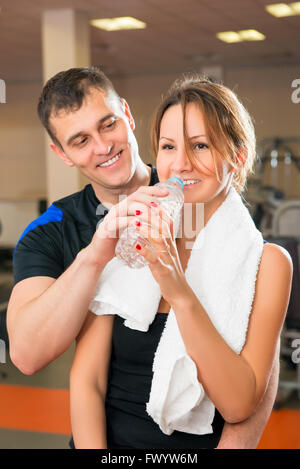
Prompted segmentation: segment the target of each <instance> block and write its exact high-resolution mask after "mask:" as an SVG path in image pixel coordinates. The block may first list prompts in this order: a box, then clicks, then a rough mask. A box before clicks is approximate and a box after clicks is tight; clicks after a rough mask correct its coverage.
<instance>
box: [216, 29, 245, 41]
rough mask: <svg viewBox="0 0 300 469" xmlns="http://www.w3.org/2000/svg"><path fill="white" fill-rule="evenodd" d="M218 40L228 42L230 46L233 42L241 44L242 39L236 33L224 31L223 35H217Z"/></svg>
mask: <svg viewBox="0 0 300 469" xmlns="http://www.w3.org/2000/svg"><path fill="white" fill-rule="evenodd" d="M217 38H218V39H220V40H221V41H224V42H228V43H229V44H231V43H233V42H241V40H242V39H241V38H240V36H239V34H238V33H237V32H236V31H223V32H222V33H217Z"/></svg>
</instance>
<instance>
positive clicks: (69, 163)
mask: <svg viewBox="0 0 300 469" xmlns="http://www.w3.org/2000/svg"><path fill="white" fill-rule="evenodd" d="M50 148H51V150H52V151H53V152H54V153H55V154H56V155H57V156H59V158H60V159H61V160H62V161H63V162H64V163H65V164H66V165H67V166H70V168H71V167H72V166H75V165H74V163H73V161H72V160H70V158H69V157H68V156H67V155H66V154H65V152H64V151H63V150H62V149H61V148H60V147H59V146H58V145H56V144H55V143H53V142H51V143H50Z"/></svg>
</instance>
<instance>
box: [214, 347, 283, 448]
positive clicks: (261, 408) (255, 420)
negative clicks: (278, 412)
mask: <svg viewBox="0 0 300 469" xmlns="http://www.w3.org/2000/svg"><path fill="white" fill-rule="evenodd" d="M279 355H280V342H278V346H277V351H276V356H275V359H274V363H273V366H272V372H271V376H270V380H269V382H268V386H267V389H266V392H265V394H264V397H263V398H262V400H261V402H260V403H259V404H258V406H257V408H256V410H255V412H254V413H253V414H252V415H251V416H250V417H249V418H248V419H247V420H244V421H243V422H240V423H227V422H225V425H224V428H223V432H222V435H221V439H220V441H219V444H218V446H217V448H216V449H256V448H257V445H258V444H259V441H260V439H261V436H262V434H263V431H264V429H265V426H266V424H267V422H268V420H269V417H270V414H271V412H272V409H273V407H274V402H275V399H276V395H277V390H278V380H279Z"/></svg>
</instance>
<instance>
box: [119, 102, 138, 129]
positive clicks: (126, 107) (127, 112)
mask: <svg viewBox="0 0 300 469" xmlns="http://www.w3.org/2000/svg"><path fill="white" fill-rule="evenodd" d="M121 101H122V108H123V112H124V114H125V116H126V117H127V119H128V122H129V125H130V128H131V130H134V129H135V122H134V118H133V117H132V114H131V112H130V107H129V105H128V103H127V101H126V100H125V99H124V98H121Z"/></svg>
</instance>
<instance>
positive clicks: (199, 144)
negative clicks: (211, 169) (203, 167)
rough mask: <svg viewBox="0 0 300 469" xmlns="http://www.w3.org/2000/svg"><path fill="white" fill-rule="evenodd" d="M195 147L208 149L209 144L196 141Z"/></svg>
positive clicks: (196, 148)
mask: <svg viewBox="0 0 300 469" xmlns="http://www.w3.org/2000/svg"><path fill="white" fill-rule="evenodd" d="M194 149H195V150H207V149H208V145H207V144H206V143H200V142H198V143H195V145H194Z"/></svg>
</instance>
